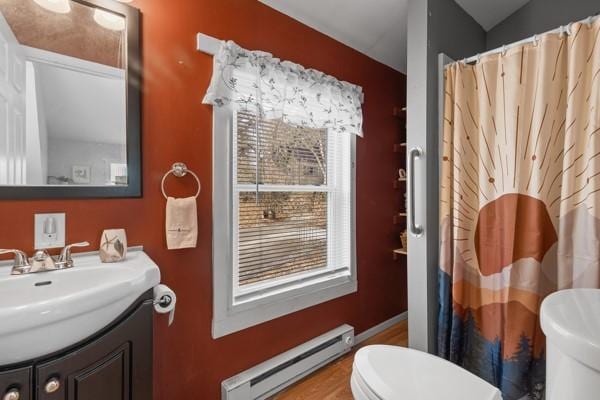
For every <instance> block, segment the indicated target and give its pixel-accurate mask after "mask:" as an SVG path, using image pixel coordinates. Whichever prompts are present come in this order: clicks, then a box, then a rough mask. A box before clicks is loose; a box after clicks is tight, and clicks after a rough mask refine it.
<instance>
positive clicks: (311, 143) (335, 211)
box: [205, 50, 357, 337]
mask: <svg viewBox="0 0 600 400" xmlns="http://www.w3.org/2000/svg"><path fill="white" fill-rule="evenodd" d="M238 51H239V50H238ZM263 54H264V53H261V57H264V55H263ZM218 57H219V60H217V58H218ZM219 61H220V62H221V63H222V64H223V65H228V66H232V65H233V66H235V67H236V68H238V67H239V66H240V65H242V64H243V63H242V62H241V61H240V57H239V56H236V58H234V59H233V61H224V59H223V55H222V54H220V55H217V56H215V69H217V68H219V64H218V62H219ZM263 61H264V59H263V58H261V62H263ZM269 62H270V61H269ZM252 65H253V66H254V65H255V64H252ZM256 65H259V68H260V71H261V73H260V76H259V78H258V79H259V80H260V82H261V83H257V76H256V75H253V74H252V73H249V72H248V69H242V68H239V69H237V70H234V71H233V72H231V75H230V76H228V77H226V78H225V77H224V76H223V75H224V73H223V68H222V67H221V70H220V73H221V76H219V77H218V78H219V79H217V80H216V81H215V76H213V83H211V88H209V93H211V90H213V89H214V85H215V84H216V82H218V84H223V82H226V86H227V88H228V89H229V90H232V88H233V89H235V93H234V94H232V93H228V94H227V96H221V97H217V96H215V97H213V98H212V99H211V100H210V101H209V102H210V103H211V104H213V105H214V106H215V107H214V109H213V112H214V124H213V130H214V132H213V134H214V141H213V160H214V166H213V281H214V290H213V294H214V313H213V337H220V336H224V335H226V334H229V333H232V332H236V331H238V330H241V329H244V328H247V327H250V326H253V325H256V324H259V323H261V322H265V321H268V320H271V319H274V318H277V317H280V316H282V315H285V314H289V313H292V312H295V311H298V310H301V309H303V308H306V307H310V306H313V305H316V304H319V303H322V302H325V301H328V300H331V299H334V298H336V297H340V296H343V295H346V294H349V293H352V292H355V291H356V288H357V282H356V265H355V245H354V243H355V237H354V179H355V168H354V166H355V144H356V135H354V134H352V133H350V132H346V131H345V126H346V125H344V124H342V123H341V121H342V118H341V117H339V118H337V120H336V119H335V118H331V117H328V116H327V115H326V114H327V112H323V110H322V109H323V108H327V109H328V110H330V111H329V112H330V113H331V110H333V108H334V107H333V106H332V104H333V100H332V99H333V97H332V96H331V95H323V94H322V92H320V91H312V90H309V86H310V85H305V86H304V87H303V86H301V85H300V84H294V85H292V86H291V87H286V86H285V85H286V84H287V82H289V81H290V79H289V76H290V75H286V79H285V80H277V79H269V78H268V76H267V75H268V73H267V72H265V69H268V67H265V64H261V63H256ZM266 65H269V64H268V62H267V63H266ZM280 69H281V68H279V69H278V71H279V70H280ZM329 78H330V77H329ZM264 82H267V87H268V90H270V91H271V93H270V96H267V95H265V93H260V94H259V95H256V94H255V91H256V90H257V88H258V87H259V86H260V85H261V84H263V83H264ZM347 85H348V84H347ZM275 92H277V93H294V94H298V93H300V94H301V95H300V96H298V100H296V99H292V98H290V97H287V100H286V99H285V98H284V97H285V96H288V95H285V96H283V97H282V98H281V99H282V100H281V101H282V103H285V110H284V111H280V112H272V111H273V110H274V109H275V108H276V107H274V102H275V101H279V99H278V98H277V96H276V95H274V94H273V93H275ZM235 96H237V97H235ZM207 97H209V95H208V94H207ZM257 99H261V100H260V101H258V100H257ZM344 99H347V98H344ZM205 101H206V98H205ZM335 107H338V108H341V107H344V102H343V101H341V100H340V101H338V102H337V103H336V104H335ZM347 109H349V108H347ZM307 110H308V111H307ZM319 110H320V111H319ZM319 112H320V115H319V116H318V118H317V113H319ZM337 115H338V116H340V115H341V112H338V113H337ZM319 118H320V119H319ZM328 118H329V119H328ZM317 120H318V121H317ZM315 121H317V122H315ZM329 121H331V122H329Z"/></svg>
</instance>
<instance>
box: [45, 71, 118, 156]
mask: <svg viewBox="0 0 600 400" xmlns="http://www.w3.org/2000/svg"><path fill="white" fill-rule="evenodd" d="M35 68H36V85H39V92H40V94H41V96H40V98H38V101H40V100H41V103H42V104H41V105H40V106H42V107H43V114H44V116H45V122H46V128H47V130H48V136H49V137H50V138H60V139H67V140H72V141H73V140H75V141H84V142H95V143H106V144H120V145H124V144H125V141H126V137H125V111H124V110H125V108H126V105H125V97H126V95H125V93H126V91H125V79H115V78H109V77H104V76H98V75H93V74H90V73H83V72H79V71H74V70H71V69H67V68H62V67H55V66H53V65H49V64H42V63H35Z"/></svg>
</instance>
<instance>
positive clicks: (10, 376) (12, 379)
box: [0, 367, 32, 400]
mask: <svg viewBox="0 0 600 400" xmlns="http://www.w3.org/2000/svg"><path fill="white" fill-rule="evenodd" d="M31 370H32V368H31V367H25V368H18V369H12V370H8V371H4V372H0V394H1V395H2V397H0V399H4V398H6V399H7V400H9V399H10V400H12V399H11V398H10V396H9V394H10V393H11V391H12V392H14V393H16V394H18V397H17V399H18V400H31V399H32V397H31V383H32V382H31V375H32V373H31ZM13 398H15V396H14V395H13Z"/></svg>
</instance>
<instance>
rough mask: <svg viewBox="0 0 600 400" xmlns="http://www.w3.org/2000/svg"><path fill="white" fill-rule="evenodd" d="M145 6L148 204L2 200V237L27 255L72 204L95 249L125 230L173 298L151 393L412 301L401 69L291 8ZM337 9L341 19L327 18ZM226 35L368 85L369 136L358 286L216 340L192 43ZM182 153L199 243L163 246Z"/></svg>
mask: <svg viewBox="0 0 600 400" xmlns="http://www.w3.org/2000/svg"><path fill="white" fill-rule="evenodd" d="M133 5H134V6H137V7H139V8H141V10H142V29H143V34H142V49H143V62H144V89H143V90H144V94H143V106H142V108H143V134H142V135H143V136H142V142H143V178H144V197H143V198H140V199H111V200H69V201H5V202H0V246H1V247H17V248H23V249H26V250H28V251H31V250H32V246H33V214H34V213H36V212H49V211H65V212H66V213H67V240H68V241H69V242H75V241H82V240H90V241H91V242H92V243H93V246H94V247H96V248H97V247H98V244H99V236H100V233H101V231H102V230H103V229H104V228H111V227H123V228H126V229H127V234H128V238H129V242H130V244H132V245H138V244H142V245H144V247H145V249H146V251H147V253H148V254H149V255H150V256H151V257H152V258H153V259H154V260H155V261H156V262H157V263H158V264H159V265H160V267H161V272H162V277H163V281H164V282H165V283H166V284H168V285H169V286H171V287H172V288H173V289H174V290H175V291H176V292H177V295H178V303H177V305H178V307H177V313H176V318H175V324H174V325H173V326H172V327H171V328H169V329H167V328H166V320H165V319H164V318H162V317H160V318H158V317H157V320H156V330H155V360H156V362H155V375H156V379H155V388H156V389H155V398H156V399H160V400H174V399H189V400H192V399H218V398H220V382H221V381H222V380H223V379H225V378H227V377H229V376H231V375H233V374H235V373H237V372H239V371H241V370H243V369H246V368H248V367H250V366H253V365H255V364H256V363H258V362H261V361H264V360H265V359H267V358H269V357H271V356H273V355H275V354H278V353H280V352H282V351H284V350H287V349H289V348H291V347H293V346H295V345H298V344H300V343H303V342H305V341H306V340H308V339H310V338H313V337H315V336H317V335H319V334H322V333H324V332H326V331H328V330H330V329H332V328H334V327H337V326H339V325H340V324H343V323H349V324H351V325H353V326H354V327H355V328H356V330H357V332H361V331H364V330H365V329H367V328H370V327H371V326H373V325H376V324H377V323H380V322H382V321H384V320H386V319H388V318H390V317H392V316H394V315H396V314H398V313H400V312H402V311H404V310H405V309H406V275H405V267H406V265H405V264H404V261H400V262H394V261H392V256H391V249H393V248H394V247H397V246H398V243H399V240H398V237H397V233H398V228H397V227H394V226H393V225H392V216H393V214H394V213H395V212H396V211H397V210H398V208H399V207H400V204H401V202H402V200H401V195H400V193H399V192H398V191H397V190H394V189H393V188H392V182H393V180H394V179H395V177H396V176H397V172H396V171H397V168H398V167H399V165H400V164H399V163H400V160H399V157H398V155H397V154H394V153H393V152H392V146H393V143H394V142H398V141H399V135H398V133H397V132H398V131H399V129H400V125H399V122H398V121H397V120H396V119H395V118H394V117H393V116H392V107H394V106H398V105H403V104H405V98H404V92H405V76H404V75H403V74H400V73H399V72H396V71H394V70H392V69H390V68H388V67H386V66H384V65H382V64H379V63H377V62H375V61H373V60H371V59H369V58H368V57H366V56H364V55H362V54H360V53H358V52H356V51H354V50H352V49H350V48H348V47H346V46H344V45H342V44H340V43H338V42H336V41H334V40H333V39H331V38H329V37H327V36H325V35H323V34H320V33H318V32H316V31H314V30H312V29H310V28H307V27H306V26H304V25H302V24H300V23H298V22H296V21H294V20H292V19H290V18H288V17H287V16H284V15H282V14H280V13H278V12H276V11H274V10H272V9H270V8H268V7H266V6H264V5H262V4H261V3H259V2H258V1H256V0H136V1H135V2H134V3H133ZM332 17H333V16H332ZM197 32H203V33H206V34H209V35H212V36H215V37H218V38H225V39H231V40H234V41H236V42H237V43H239V44H240V45H241V46H243V47H246V48H250V49H260V50H264V51H269V52H271V53H273V54H275V55H276V56H277V57H280V58H282V59H287V60H291V61H294V62H297V63H300V64H302V65H304V66H307V67H312V68H316V69H319V70H321V71H324V72H326V73H329V74H331V75H334V76H336V77H337V78H339V79H343V80H347V81H349V82H352V83H355V84H358V85H361V86H362V87H363V89H364V92H365V99H366V101H365V104H364V108H363V111H364V119H365V123H364V130H365V138H364V139H358V149H357V166H358V170H357V214H358V215H357V229H358V232H357V242H358V282H359V291H358V293H356V294H353V295H349V296H345V297H342V298H339V299H336V300H333V301H330V302H327V303H324V304H321V305H319V306H315V307H312V308H310V309H307V310H304V311H300V312H297V313H294V314H292V315H288V316H286V317H282V318H279V319H277V320H274V321H271V322H267V323H264V324H261V325H259V326H256V327H253V328H250V329H246V330H244V331H242V332H238V333H236V334H232V335H229V336H226V337H224V338H221V339H218V340H213V339H212V338H211V333H210V332H211V313H212V285H211V240H212V238H211V224H212V215H211V184H212V182H211V173H212V172H211V168H212V160H211V157H212V156H211V146H212V143H211V135H212V133H211V121H212V109H211V107H209V106H205V105H202V104H201V99H202V97H203V94H204V91H205V89H206V88H207V85H208V82H209V79H210V76H211V72H212V59H211V57H209V56H207V55H205V54H201V53H198V52H196V51H195V50H194V47H195V34H196V33H197ZM174 161H185V162H187V163H188V166H189V167H190V168H192V169H193V170H194V171H196V172H197V173H198V175H199V176H200V179H201V180H202V183H203V192H202V194H201V195H200V198H199V201H198V207H199V212H198V215H199V240H198V247H197V248H196V249H191V250H180V251H167V250H166V248H165V240H164V233H163V230H164V229H163V221H164V203H165V202H164V199H163V197H162V195H161V193H160V179H161V177H162V175H163V173H164V172H165V171H166V170H168V169H169V168H170V165H171V163H173V162H174ZM192 184H193V183H192V181H190V180H187V178H185V179H184V180H183V182H178V181H171V182H170V191H171V192H174V193H179V194H181V195H182V194H185V193H192V190H193V189H191V188H190V187H189V186H191V185H192Z"/></svg>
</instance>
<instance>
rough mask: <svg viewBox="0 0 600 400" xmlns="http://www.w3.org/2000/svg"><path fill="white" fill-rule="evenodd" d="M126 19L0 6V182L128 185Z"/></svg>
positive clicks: (29, 2)
mask: <svg viewBox="0 0 600 400" xmlns="http://www.w3.org/2000/svg"><path fill="white" fill-rule="evenodd" d="M126 39H127V35H126V21H125V19H124V18H123V17H122V16H120V15H117V14H114V13H111V12H108V11H106V10H102V9H98V8H94V7H90V6H88V5H85V4H82V3H79V2H77V1H70V0H0V185H11V186H14V185H29V186H42V185H92V186H107V185H126V184H127V151H126V150H127V149H126V136H127V135H126V93H127V92H126V90H127V81H126V62H127V60H126V56H125V55H126V54H127V53H126V43H127V41H126Z"/></svg>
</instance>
